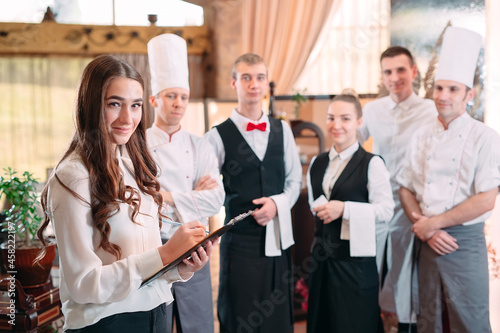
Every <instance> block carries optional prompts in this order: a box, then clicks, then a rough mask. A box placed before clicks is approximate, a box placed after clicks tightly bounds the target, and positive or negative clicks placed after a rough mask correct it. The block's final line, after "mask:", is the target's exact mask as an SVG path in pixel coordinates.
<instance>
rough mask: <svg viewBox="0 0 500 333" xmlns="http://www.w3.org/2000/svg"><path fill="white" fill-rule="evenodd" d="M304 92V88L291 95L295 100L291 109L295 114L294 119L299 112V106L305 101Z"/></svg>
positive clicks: (297, 117)
mask: <svg viewBox="0 0 500 333" xmlns="http://www.w3.org/2000/svg"><path fill="white" fill-rule="evenodd" d="M305 92H306V89H304V90H302V91H299V90H297V91H295V92H294V94H293V95H292V101H294V102H295V107H294V109H293V111H294V114H295V119H299V113H300V106H301V105H302V103H304V102H307V97H306V96H304V94H305Z"/></svg>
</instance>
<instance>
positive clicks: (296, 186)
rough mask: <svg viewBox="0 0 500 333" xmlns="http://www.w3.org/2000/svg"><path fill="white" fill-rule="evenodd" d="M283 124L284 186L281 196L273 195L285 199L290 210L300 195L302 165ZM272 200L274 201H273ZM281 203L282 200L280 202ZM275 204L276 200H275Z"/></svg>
mask: <svg viewBox="0 0 500 333" xmlns="http://www.w3.org/2000/svg"><path fill="white" fill-rule="evenodd" d="M281 123H282V124H283V146H284V159H285V186H284V189H283V192H282V193H281V194H277V195H273V196H271V198H274V197H276V196H284V197H286V202H287V203H288V205H289V207H288V208H289V209H292V207H293V205H295V202H297V199H298V198H299V195H300V189H301V186H302V164H301V163H300V159H299V153H298V151H297V146H296V145H295V138H294V137H293V133H292V129H291V128H290V126H289V125H288V123H286V122H285V121H282V122H281ZM273 200H274V199H273ZM280 201H283V200H280ZM275 202H276V200H275Z"/></svg>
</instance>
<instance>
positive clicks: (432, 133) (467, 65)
mask: <svg viewBox="0 0 500 333" xmlns="http://www.w3.org/2000/svg"><path fill="white" fill-rule="evenodd" d="M480 49H481V36H480V35H478V34H477V33H475V32H472V31H470V30H467V29H463V28H453V27H450V28H448V29H447V30H446V32H445V35H444V38H443V45H442V47H441V54H440V59H439V67H438V70H437V72H436V77H435V81H434V91H433V99H434V102H435V103H436V107H437V110H438V113H439V115H438V117H437V119H435V121H434V123H433V124H432V125H430V126H426V127H425V128H422V129H420V130H419V131H417V132H416V133H415V136H414V137H413V138H412V141H411V144H410V145H409V147H408V155H407V156H408V158H407V159H406V160H405V164H404V165H403V168H402V169H401V171H400V172H398V174H397V176H396V181H397V182H398V183H399V184H401V186H402V187H401V189H400V196H401V202H402V205H403V208H404V210H405V212H406V214H407V215H408V216H409V218H410V219H411V221H412V223H413V227H412V231H413V232H414V233H415V235H416V236H417V237H418V238H419V239H420V241H422V243H421V248H420V253H419V258H418V281H419V284H418V285H419V293H418V294H419V313H418V322H417V324H418V327H417V328H418V332H419V333H426V332H429V333H430V332H432V333H434V332H443V331H445V332H447V331H449V332H491V327H490V321H489V290H488V289H489V288H488V287H489V275H488V256H487V249H486V241H485V237H484V221H485V219H487V218H488V217H489V216H490V215H491V212H490V211H491V210H492V209H493V207H494V205H495V199H496V196H497V194H498V187H499V185H500V169H499V166H500V137H499V135H498V133H496V132H495V131H494V130H493V129H491V128H489V127H487V126H486V125H485V124H484V123H482V122H480V121H477V120H475V119H473V118H472V117H471V116H469V115H468V114H467V112H466V105H467V103H468V102H469V101H471V100H472V99H473V97H474V89H473V81H474V72H475V69H476V62H477V57H478V54H479V51H480ZM447 326H449V327H448V328H447V329H446V327H447Z"/></svg>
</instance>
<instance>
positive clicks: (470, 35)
mask: <svg viewBox="0 0 500 333" xmlns="http://www.w3.org/2000/svg"><path fill="white" fill-rule="evenodd" d="M481 44H482V37H481V35H479V34H478V33H476V32H474V31H471V30H468V29H464V28H456V27H449V28H447V29H446V31H445V33H444V37H443V44H442V45H441V53H440V55H439V65H438V68H437V71H436V76H435V78H434V80H435V81H437V80H450V81H456V82H459V83H463V84H465V85H466V86H467V87H469V88H472V87H473V85H474V73H475V72H476V63H477V58H478V56H479V51H480V50H481Z"/></svg>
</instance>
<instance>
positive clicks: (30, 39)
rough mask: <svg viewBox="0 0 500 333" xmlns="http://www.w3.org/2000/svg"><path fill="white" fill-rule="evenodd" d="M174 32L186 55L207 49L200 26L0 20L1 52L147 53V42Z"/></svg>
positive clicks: (206, 31) (206, 33)
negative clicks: (185, 48)
mask: <svg viewBox="0 0 500 333" xmlns="http://www.w3.org/2000/svg"><path fill="white" fill-rule="evenodd" d="M164 33H174V34H177V35H179V36H181V37H182V38H184V39H185V40H186V42H187V46H188V54H204V53H206V52H209V51H210V49H209V47H210V41H209V32H208V28H207V27H206V26H201V27H158V26H156V25H151V26H149V27H138V26H105V25H76V24H59V23H56V22H51V21H48V22H42V23H40V24H27V23H0V54H73V55H75V54H76V55H97V54H103V53H139V54H146V53H147V46H146V45H147V43H148V41H149V40H150V39H151V38H153V37H155V36H157V35H161V34H164Z"/></svg>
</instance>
